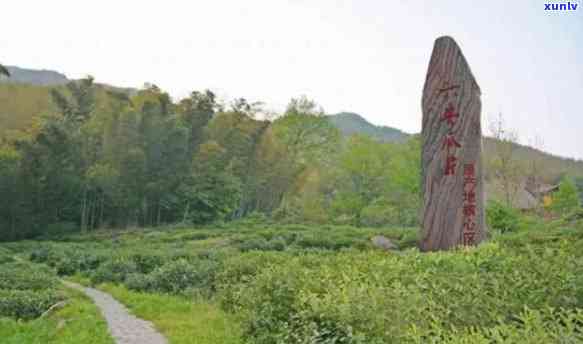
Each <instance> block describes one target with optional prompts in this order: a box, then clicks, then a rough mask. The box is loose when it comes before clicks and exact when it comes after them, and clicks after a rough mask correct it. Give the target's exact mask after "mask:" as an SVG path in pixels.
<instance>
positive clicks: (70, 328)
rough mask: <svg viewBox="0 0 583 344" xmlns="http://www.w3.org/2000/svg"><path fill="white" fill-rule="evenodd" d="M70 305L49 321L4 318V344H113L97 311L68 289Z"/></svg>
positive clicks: (0, 337)
mask: <svg viewBox="0 0 583 344" xmlns="http://www.w3.org/2000/svg"><path fill="white" fill-rule="evenodd" d="M63 292H64V293H65V295H66V296H67V298H68V303H67V304H66V305H65V307H63V308H62V309H59V310H57V311H55V312H54V313H52V314H50V315H49V316H47V317H45V318H39V319H36V320H33V321H26V322H25V321H18V320H15V319H12V318H0V342H1V343H2V344H41V343H42V344H53V343H54V344H57V343H58V344H81V343H83V344H113V343H114V342H113V339H112V338H111V336H110V335H109V333H108V331H107V324H106V322H105V320H103V318H102V317H101V314H100V313H99V310H98V309H97V307H96V306H95V305H94V304H93V303H92V302H91V300H90V299H89V298H87V297H86V296H85V295H83V294H82V293H80V292H78V291H75V290H71V289H66V288H64V287H63Z"/></svg>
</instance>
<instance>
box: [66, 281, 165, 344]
mask: <svg viewBox="0 0 583 344" xmlns="http://www.w3.org/2000/svg"><path fill="white" fill-rule="evenodd" d="M63 283H65V285H67V286H68V287H71V288H74V289H77V290H80V291H82V292H83V293H85V294H86V295H87V296H89V297H90V298H91V299H92V300H93V302H94V303H95V304H96V305H97V307H99V309H100V310H101V313H102V314H103V316H104V317H105V319H106V320H107V326H108V327H109V332H110V333H111V335H112V337H113V338H114V340H115V342H116V343H117V344H168V341H167V340H166V338H164V336H162V335H161V334H160V333H159V332H158V331H156V330H155V329H154V326H153V325H152V323H150V322H148V321H145V320H142V319H139V318H136V317H135V316H133V315H131V314H130V313H129V312H128V310H127V308H126V307H125V306H124V305H122V304H121V303H119V302H118V301H116V300H115V299H114V298H113V297H112V296H111V295H109V294H107V293H104V292H102V291H99V290H96V289H93V288H86V287H83V286H81V285H79V284H76V283H72V282H68V281H63Z"/></svg>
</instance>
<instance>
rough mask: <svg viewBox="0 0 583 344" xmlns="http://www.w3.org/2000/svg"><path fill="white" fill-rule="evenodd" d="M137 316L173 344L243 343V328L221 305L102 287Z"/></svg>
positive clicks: (119, 287) (117, 287)
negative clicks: (146, 321)
mask: <svg viewBox="0 0 583 344" xmlns="http://www.w3.org/2000/svg"><path fill="white" fill-rule="evenodd" d="M99 289H100V290H103V291H106V292H108V293H110V294H111V295H112V296H113V297H114V298H116V299H117V300H118V301H120V302H121V303H123V304H125V305H126V306H127V307H128V308H129V309H130V310H131V311H132V313H133V314H135V315H136V316H138V317H140V318H142V319H146V320H149V321H151V322H152V323H153V324H154V325H155V326H156V328H157V329H158V330H159V331H160V332H161V333H162V334H163V335H164V336H165V337H166V338H168V340H169V341H170V343H171V344H218V343H222V344H236V343H242V341H241V333H240V331H241V330H240V328H239V326H238V324H237V322H236V321H235V320H234V319H233V317H232V316H230V315H228V314H226V313H225V312H224V311H222V310H221V309H220V308H219V307H218V305H216V304H214V303H211V302H206V301H193V300H190V299H186V298H185V297H183V296H171V295H161V294H149V293H141V292H133V291H130V290H127V289H126V288H125V287H123V286H119V285H113V284H102V285H100V286H99Z"/></svg>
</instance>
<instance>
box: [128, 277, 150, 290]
mask: <svg viewBox="0 0 583 344" xmlns="http://www.w3.org/2000/svg"><path fill="white" fill-rule="evenodd" d="M125 285H126V287H128V289H131V290H136V291H152V290H154V288H155V283H154V278H153V277H152V276H150V275H147V274H143V273H132V274H129V275H128V276H127V278H126V280H125Z"/></svg>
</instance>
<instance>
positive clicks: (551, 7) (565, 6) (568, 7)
mask: <svg viewBox="0 0 583 344" xmlns="http://www.w3.org/2000/svg"><path fill="white" fill-rule="evenodd" d="M577 6H578V4H576V3H573V4H572V3H570V2H567V3H560V4H545V11H575V10H576V9H577Z"/></svg>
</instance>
